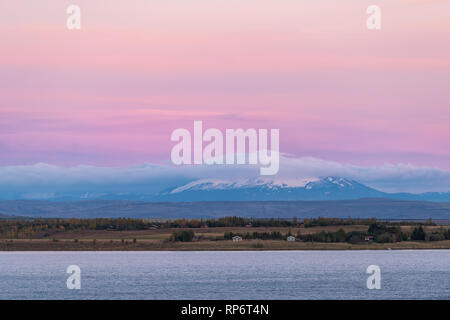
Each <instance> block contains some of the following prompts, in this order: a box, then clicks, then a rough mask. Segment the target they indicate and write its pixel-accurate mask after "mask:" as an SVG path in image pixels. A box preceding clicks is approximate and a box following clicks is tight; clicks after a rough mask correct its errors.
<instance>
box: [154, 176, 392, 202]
mask: <svg viewBox="0 0 450 320" xmlns="http://www.w3.org/2000/svg"><path fill="white" fill-rule="evenodd" d="M385 195H386V194H385V193H384V192H381V191H378V190H375V189H372V188H370V187H367V186H365V185H363V184H360V183H358V182H357V181H354V180H350V179H345V178H341V177H325V178H321V179H320V178H309V179H287V180H274V179H268V178H258V179H241V180H236V181H227V180H196V181H192V182H190V183H188V184H185V185H183V186H179V187H176V188H174V189H172V190H169V191H167V192H164V193H162V194H161V195H160V197H161V198H162V199H166V200H167V201H228V200H235V201H245V200H251V201H263V200H274V201H278V200H341V199H359V198H372V197H383V196H385Z"/></svg>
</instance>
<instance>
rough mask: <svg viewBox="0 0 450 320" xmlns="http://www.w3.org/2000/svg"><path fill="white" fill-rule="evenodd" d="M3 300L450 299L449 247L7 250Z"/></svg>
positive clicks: (2, 259) (1, 263)
mask: <svg viewBox="0 0 450 320" xmlns="http://www.w3.org/2000/svg"><path fill="white" fill-rule="evenodd" d="M69 265H77V266H79V267H80V268H81V289H80V290H69V289H68V288H67V285H66V281H67V278H68V277H69V276H70V275H69V274H67V273H66V269H67V267H68V266H69ZM369 265H378V266H379V267H380V269H381V289H379V290H376V289H374V290H369V289H367V285H366V281H367V278H368V277H369V276H370V275H369V274H367V273H366V269H367V267H368V266H369ZM0 299H450V250H417V251H416V250H403V251H396V250H391V251H387V250H386V251H245V252H244V251H238V252H236V251H235V252H232V251H231V252H230V251H227V252H222V251H213V252H211V251H209V252H205V251H199V252H0Z"/></svg>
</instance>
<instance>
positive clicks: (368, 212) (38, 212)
mask: <svg viewBox="0 0 450 320" xmlns="http://www.w3.org/2000/svg"><path fill="white" fill-rule="evenodd" d="M0 211H1V212H3V213H5V214H8V215H22V216H29V217H45V218H49V217H60V218H71V217H77V218H97V217H132V218H161V219H173V218H217V217H223V216H242V217H258V218H277V217H280V218H292V217H294V216H296V217H298V218H302V217H318V216H322V217H348V216H351V217H354V218H356V217H360V218H369V217H376V218H378V219H427V218H433V219H450V203H437V202H426V201H410V200H393V199H374V198H372V199H358V200H329V201H221V202H218V201H215V202H214V201H208V202H141V201H125V200H120V201H119V200H90V201H77V202H53V201H43V200H7V201H0Z"/></svg>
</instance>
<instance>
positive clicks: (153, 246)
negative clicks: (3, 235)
mask: <svg viewBox="0 0 450 320" xmlns="http://www.w3.org/2000/svg"><path fill="white" fill-rule="evenodd" d="M340 228H342V229H344V230H345V231H346V232H349V231H362V232H364V231H367V229H368V226H365V225H352V226H325V227H312V228H282V227H269V228H256V227H251V228H245V227H243V228H239V227H229V228H222V227H220V228H192V229H189V228H185V229H180V228H177V229H156V230H138V231H108V230H100V231H97V230H86V231H63V232H56V233H54V234H51V235H50V236H49V235H47V236H43V235H36V236H35V237H34V238H33V239H2V240H0V251H157V250H168V251H169V250H179V251H194V250H195V251H197V250H198V251H202V250H224V251H225V250H387V249H392V250H399V249H450V240H443V241H403V242H397V243H373V242H364V243H358V244H350V243H322V242H314V243H311V242H302V241H297V242H288V241H285V240H243V241H240V242H233V241H231V240H217V239H221V238H223V235H224V233H225V232H230V231H231V232H233V233H242V234H244V233H246V232H250V233H252V232H274V231H277V232H281V233H282V234H283V235H285V234H287V233H288V232H289V231H290V232H291V233H292V234H297V233H298V232H300V234H314V233H318V232H321V231H327V232H335V231H337V230H338V229H340ZM412 228H413V227H411V226H402V230H404V231H408V230H411V229H412ZM439 228H440V227H438V226H427V227H425V231H427V232H432V231H438V230H439ZM445 228H449V226H446V227H445ZM175 230H178V231H179V230H192V231H194V232H195V235H197V236H202V237H203V240H200V241H193V242H173V241H169V238H170V236H171V234H172V232H173V231H175Z"/></svg>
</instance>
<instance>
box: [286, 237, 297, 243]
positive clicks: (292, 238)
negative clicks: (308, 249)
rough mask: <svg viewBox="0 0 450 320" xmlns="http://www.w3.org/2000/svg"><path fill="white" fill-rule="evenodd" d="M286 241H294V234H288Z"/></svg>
mask: <svg viewBox="0 0 450 320" xmlns="http://www.w3.org/2000/svg"><path fill="white" fill-rule="evenodd" d="M286 240H287V241H291V242H292V241H295V237H294V236H289V237H287V238H286Z"/></svg>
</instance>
